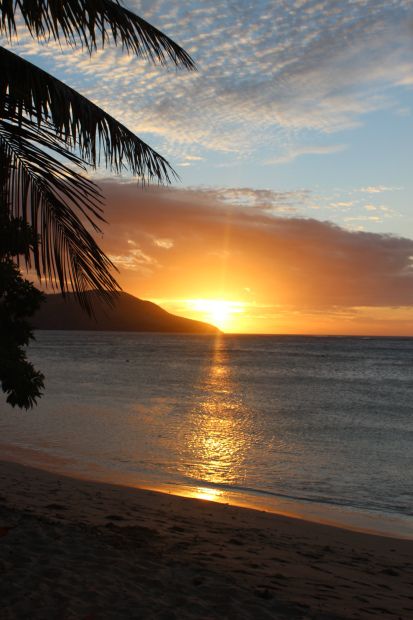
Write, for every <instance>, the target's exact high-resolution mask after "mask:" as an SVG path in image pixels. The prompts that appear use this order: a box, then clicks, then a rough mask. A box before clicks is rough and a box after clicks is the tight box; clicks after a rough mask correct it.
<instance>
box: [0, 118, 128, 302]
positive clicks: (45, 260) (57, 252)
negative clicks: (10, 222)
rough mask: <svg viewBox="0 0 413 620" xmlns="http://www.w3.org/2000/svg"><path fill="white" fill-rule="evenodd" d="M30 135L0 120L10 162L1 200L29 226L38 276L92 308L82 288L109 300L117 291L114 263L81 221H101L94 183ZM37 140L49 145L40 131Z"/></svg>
mask: <svg viewBox="0 0 413 620" xmlns="http://www.w3.org/2000/svg"><path fill="white" fill-rule="evenodd" d="M34 135H35V134H34V132H33V131H32V130H31V129H30V128H27V127H19V126H16V125H13V124H10V123H8V122H6V121H4V120H0V155H1V156H2V157H5V158H7V159H8V160H9V161H10V175H9V178H8V181H7V183H6V185H5V192H6V195H5V198H6V203H7V204H8V205H9V209H10V214H11V215H12V216H13V217H22V218H23V220H24V221H25V222H26V223H28V224H29V225H31V226H32V228H33V230H34V233H35V235H36V241H35V243H34V246H33V252H32V255H33V261H34V267H35V269H36V272H37V274H38V275H39V277H40V278H42V277H45V278H46V279H47V280H48V281H49V282H50V283H51V285H52V287H54V286H56V284H58V286H59V287H60V289H61V290H62V292H63V293H65V292H66V291H68V290H70V289H73V290H74V291H75V294H76V296H77V298H78V300H79V302H80V304H81V305H82V306H83V307H84V308H85V309H86V310H87V311H88V312H91V310H92V309H91V306H90V302H89V299H88V296H87V295H85V293H86V291H88V290H90V289H97V290H98V291H99V292H100V294H101V295H102V296H103V297H104V298H105V299H106V300H108V301H109V302H110V300H111V299H112V296H113V294H114V293H115V292H116V291H118V290H119V286H118V284H117V283H116V280H115V279H114V278H113V277H112V275H111V274H110V269H111V268H113V264H112V263H111V261H110V260H109V258H108V257H107V256H106V255H105V254H104V253H103V252H102V251H101V250H100V248H99V247H98V245H97V244H96V242H95V241H94V239H93V237H92V235H91V234H90V233H89V231H88V230H87V228H86V226H85V223H84V221H82V219H83V220H84V218H85V216H86V218H87V220H88V222H89V223H90V224H91V225H92V226H93V228H94V230H99V228H98V225H97V223H96V221H95V217H98V218H100V219H102V218H101V216H100V215H99V214H100V203H101V196H100V194H99V192H98V190H97V187H96V185H95V184H94V183H92V182H91V181H90V180H88V179H85V178H84V177H82V176H81V175H80V174H79V173H77V172H76V171H74V170H72V169H71V168H69V167H68V166H66V165H65V164H62V163H61V162H60V161H58V160H57V159H55V158H54V157H52V156H51V155H49V154H48V153H47V152H45V151H43V150H42V149H41V148H39V146H37V144H34V143H33V139H34ZM36 140H37V142H38V143H40V144H41V145H42V146H46V147H48V145H49V146H50V144H51V143H50V142H49V139H48V136H47V133H46V134H45V133H44V132H43V134H42V135H41V136H37V137H36ZM57 148H58V145H57V144H55V145H54V150H56V149H57ZM62 148H63V147H62ZM28 265H29V266H30V259H28Z"/></svg>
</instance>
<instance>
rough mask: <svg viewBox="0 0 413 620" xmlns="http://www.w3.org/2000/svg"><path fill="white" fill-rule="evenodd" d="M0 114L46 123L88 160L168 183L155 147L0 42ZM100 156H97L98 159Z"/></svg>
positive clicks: (167, 171) (170, 174)
mask: <svg viewBox="0 0 413 620" xmlns="http://www.w3.org/2000/svg"><path fill="white" fill-rule="evenodd" d="M0 75H1V79H0V118H13V119H14V120H15V121H16V122H17V123H20V122H22V121H23V119H24V117H25V116H28V117H29V118H31V119H33V120H35V121H36V123H37V124H38V125H39V126H41V125H42V124H44V123H47V124H48V125H49V126H50V125H52V126H53V128H54V130H55V132H56V134H57V136H58V137H59V139H61V140H63V141H65V142H66V144H67V145H68V146H72V147H73V146H76V148H78V149H79V152H80V155H81V157H82V158H83V159H85V161H87V162H88V163H89V164H91V165H92V166H96V165H97V164H99V163H103V164H104V165H105V166H107V167H109V168H111V169H112V170H114V171H115V172H120V171H121V170H122V169H123V168H125V167H128V168H129V169H130V171H131V172H132V174H134V175H136V176H139V177H141V178H142V179H143V180H148V181H153V180H156V181H158V182H160V183H170V182H171V179H172V178H177V175H176V173H175V172H174V170H173V169H172V168H171V166H170V165H169V164H168V162H167V161H166V159H164V158H163V157H162V156H161V155H160V154H159V153H157V152H156V151H155V150H153V149H151V147H150V146H148V145H147V144H146V143H145V142H143V140H141V139H140V138H138V137H137V136H136V135H135V134H134V133H133V132H132V131H130V130H129V129H127V127H125V126H124V125H122V124H121V123H119V122H118V121H117V120H116V119H114V118H113V117H112V116H110V115H109V114H107V113H106V112H105V111H104V110H102V109H101V108H99V107H98V106H97V105H95V104H94V103H92V102H91V101H90V100H89V99H86V97H83V95H80V94H79V93H78V92H76V91H75V90H74V89H73V88H70V87H69V86H66V84H64V83H63V82H61V81H60V80H58V79H56V78H54V77H53V76H51V75H50V74H49V73H47V72H46V71H43V69H39V67H36V65H33V64H32V63H30V62H28V61H27V60H25V59H24V58H21V57H20V56H18V55H16V54H14V53H12V52H10V51H9V50H7V49H6V48H4V47H0ZM101 158H102V160H103V162H101Z"/></svg>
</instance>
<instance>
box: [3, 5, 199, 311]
mask: <svg viewBox="0 0 413 620" xmlns="http://www.w3.org/2000/svg"><path fill="white" fill-rule="evenodd" d="M18 16H20V18H21V20H22V21H23V23H24V24H25V25H26V27H27V28H28V30H29V32H30V34H31V36H32V37H34V38H39V39H42V40H45V39H46V41H47V40H50V39H51V40H54V41H58V42H61V41H65V42H66V43H68V44H69V45H71V46H80V47H86V49H87V50H88V51H89V53H90V54H92V53H93V52H94V51H95V50H96V49H98V48H99V47H104V46H105V44H106V43H108V42H110V41H112V42H114V43H115V45H121V46H122V48H123V49H124V50H125V51H127V52H128V53H133V54H135V55H137V56H139V57H143V58H146V59H149V60H150V61H152V62H154V63H159V64H161V65H164V64H166V63H167V62H171V63H172V64H173V65H174V66H175V67H177V68H179V67H183V68H184V69H188V70H192V69H194V68H195V66H194V63H193V61H192V59H191V58H190V56H189V55H188V54H187V52H185V50H183V49H182V48H181V47H180V46H179V45H177V44H176V43H175V42H174V41H172V40H171V39H170V38H169V37H167V36H166V35H165V34H163V33H162V32H160V31H159V30H157V29H156V28H154V27H153V26H152V25H151V24H148V23H147V22H146V21H144V20H143V19H142V18H140V17H138V16H137V15H134V14H133V13H132V12H131V11H128V10H127V9H125V8H124V7H122V6H121V5H120V3H119V2H114V1H112V0H65V1H64V2H47V1H46V0H16V1H13V2H11V1H7V2H2V3H1V4H0V34H3V35H4V36H5V37H6V39H7V40H9V41H13V39H15V38H16V37H17V27H16V21H17V19H18ZM0 149H1V151H2V152H4V153H5V154H6V156H7V157H8V159H9V161H10V175H9V178H8V182H7V185H6V188H5V191H6V196H7V201H8V204H9V205H10V209H11V215H12V216H13V217H16V218H22V219H23V220H24V221H25V222H26V223H28V224H29V225H30V226H31V227H32V228H33V230H34V232H35V233H36V239H38V241H36V240H35V242H34V245H33V247H32V251H31V254H32V257H33V267H34V268H35V270H36V272H37V274H38V276H39V277H44V278H46V279H47V280H48V281H49V283H50V284H51V286H52V287H53V288H55V287H58V288H60V290H61V291H62V293H65V291H67V290H73V291H74V293H75V295H76V296H77V299H78V301H79V302H80V304H81V305H83V307H85V308H86V309H87V310H88V311H90V310H91V308H90V306H89V302H88V298H87V296H86V295H85V294H84V293H85V292H86V291H87V290H90V289H94V290H98V291H99V292H100V294H101V295H102V296H103V297H104V298H105V299H106V300H107V301H110V299H111V297H112V295H113V294H114V293H116V291H118V290H119V286H118V284H117V283H116V280H115V279H114V278H113V276H112V275H111V273H110V270H111V268H112V267H113V265H112V263H111V262H110V260H109V259H108V257H107V256H105V254H104V253H103V252H102V250H101V249H100V248H99V246H98V245H97V244H96V242H95V240H94V239H93V237H92V235H91V234H90V232H89V230H88V229H91V230H92V231H97V232H100V230H99V224H100V222H102V221H103V217H102V196H101V194H100V192H99V190H98V188H97V187H96V185H95V184H94V183H92V182H91V181H90V180H89V179H86V178H84V177H82V176H81V174H80V173H79V172H78V171H77V170H76V169H75V168H74V167H73V164H75V167H77V169H82V168H85V166H86V165H89V166H92V167H95V166H97V165H98V164H100V163H102V164H104V165H105V166H106V167H108V168H109V169H112V170H114V171H115V172H120V171H121V170H123V169H124V168H125V167H126V168H128V169H129V170H130V171H131V172H132V173H133V174H134V175H136V176H138V177H140V179H141V180H142V181H146V180H148V181H157V182H160V183H169V182H170V180H171V179H172V178H173V177H174V176H176V175H175V172H174V171H173V170H172V168H171V167H170V165H169V164H168V162H167V161H166V160H165V159H164V158H163V157H162V156H161V155H159V153H157V152H156V151H154V150H153V149H151V147H149V146H148V145H147V144H145V142H143V141H142V140H141V139H140V138H138V137H137V136H136V135H135V134H134V133H133V132H131V131H129V130H128V129H127V128H126V127H125V126H124V125H122V124H121V123H119V122H118V121H117V120H116V119H114V118H113V117H112V116H110V115H109V114H107V113H106V112H105V111H104V110H102V109H101V108H99V107H98V106H97V105H95V104H94V103H92V102H91V101H89V100H88V99H86V97H83V96H82V95H80V94H79V93H77V92H76V91H75V90H73V89H72V88H70V87H69V86H66V85H65V84H63V83H62V82H61V81H60V80H57V79H56V78H54V77H53V76H51V75H50V74H48V73H46V72H45V71H43V70H42V69H40V68H38V67H36V66H35V65H33V64H32V63H30V62H28V61H27V60H25V59H24V58H22V57H21V56H18V55H16V54H14V53H12V52H11V51H9V50H7V49H6V48H4V47H0ZM62 158H64V159H65V160H66V161H67V163H68V164H69V165H67V164H65V163H62Z"/></svg>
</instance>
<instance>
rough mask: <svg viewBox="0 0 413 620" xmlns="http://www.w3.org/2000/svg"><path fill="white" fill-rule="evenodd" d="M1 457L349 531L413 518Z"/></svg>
mask: <svg viewBox="0 0 413 620" xmlns="http://www.w3.org/2000/svg"><path fill="white" fill-rule="evenodd" d="M0 454H2V457H1V459H2V460H4V461H10V462H15V463H18V464H20V465H23V466H27V467H34V468H39V469H41V470H45V471H48V472H50V473H52V474H53V473H54V474H56V475H63V476H68V477H70V478H76V479H79V480H86V481H89V482H96V483H98V484H99V483H103V484H115V485H119V486H122V487H125V488H130V489H144V490H148V491H155V492H159V493H164V494H167V495H174V496H178V497H185V498H190V499H191V498H192V499H201V500H206V501H208V502H212V503H219V504H224V505H231V506H234V507H240V508H245V509H250V510H255V511H260V512H266V513H269V514H274V515H281V516H286V517H292V518H295V519H300V520H303V521H308V522H310V523H319V524H324V525H330V526H332V527H336V528H340V529H346V530H350V531H354V532H360V533H366V534H373V535H376V536H385V537H390V538H395V539H400V540H401V539H403V540H411V541H413V520H412V519H406V518H403V517H402V515H389V514H388V515H386V517H384V515H383V514H382V513H380V512H378V513H377V514H375V513H373V512H372V511H370V512H367V511H366V510H359V511H358V510H356V509H354V508H352V507H348V506H339V505H334V504H331V503H327V502H325V503H319V502H316V501H308V500H307V501H306V500H304V499H302V500H297V499H294V498H287V497H284V496H282V495H279V496H277V495H275V494H272V493H262V492H259V491H256V492H254V490H249V492H240V491H237V490H234V489H232V488H231V487H228V488H226V489H223V487H222V485H214V484H213V483H209V484H208V483H206V482H203V481H199V482H197V481H193V483H191V484H187V485H182V484H181V485H179V484H177V483H172V482H171V483H166V482H165V481H154V480H150V479H142V477H141V476H139V475H138V476H132V475H130V474H128V473H125V472H123V471H115V470H113V469H111V470H110V469H103V468H101V467H100V466H98V465H97V464H95V463H86V462H83V461H78V460H74V459H70V458H68V457H59V456H56V455H54V454H53V455H50V454H47V453H46V452H44V451H40V450H35V449H32V448H26V447H21V446H19V447H18V446H14V445H12V444H6V443H2V442H0Z"/></svg>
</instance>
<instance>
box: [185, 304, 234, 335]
mask: <svg viewBox="0 0 413 620" xmlns="http://www.w3.org/2000/svg"><path fill="white" fill-rule="evenodd" d="M185 302H186V304H187V311H186V312H187V314H188V313H189V314H191V315H192V316H193V318H197V319H199V320H201V321H206V322H207V323H212V325H215V326H216V327H218V328H219V329H221V330H223V331H235V330H236V326H237V324H238V323H239V320H238V316H237V315H239V314H242V313H243V312H244V308H245V304H244V303H243V302H241V301H226V300H224V299H187V300H185Z"/></svg>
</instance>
